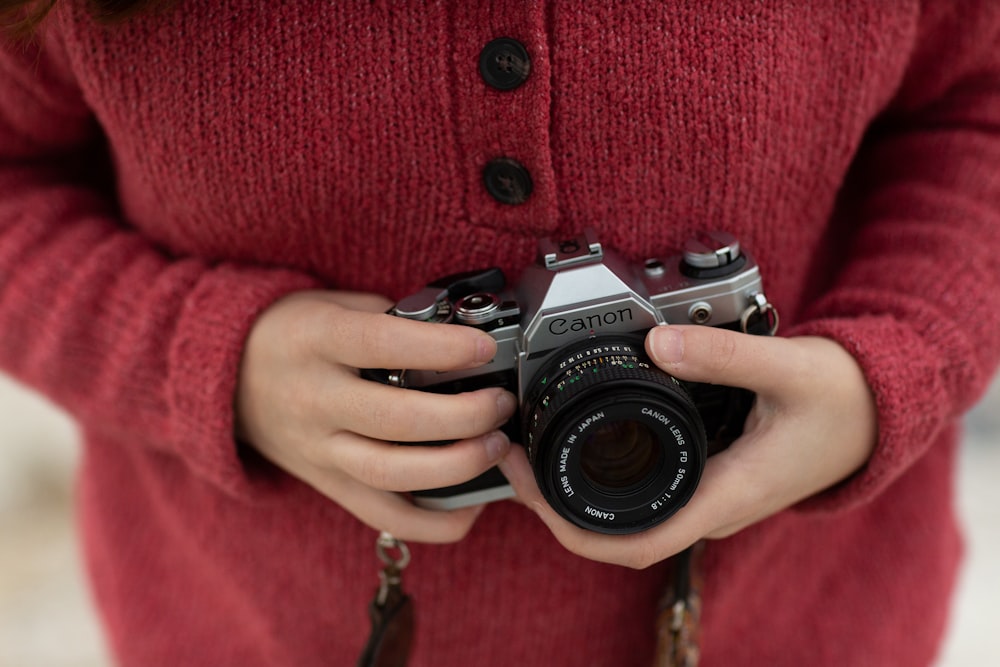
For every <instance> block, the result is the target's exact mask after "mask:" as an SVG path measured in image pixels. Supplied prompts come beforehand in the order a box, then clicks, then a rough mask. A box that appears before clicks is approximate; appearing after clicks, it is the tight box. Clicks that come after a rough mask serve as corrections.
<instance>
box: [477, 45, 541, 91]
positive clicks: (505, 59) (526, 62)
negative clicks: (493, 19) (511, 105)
mask: <svg viewBox="0 0 1000 667" xmlns="http://www.w3.org/2000/svg"><path fill="white" fill-rule="evenodd" d="M479 73H480V74H482V76H483V80H484V81H486V83H488V84H490V85H491V86H493V87H494V88H497V89H499V90H513V89H514V88H517V87H518V86H520V85H521V84H522V83H524V82H525V81H527V80H528V75H529V74H531V58H529V57H528V51H527V50H526V49H525V48H524V44H521V42H519V41H517V40H516V39H511V38H510V37H500V38H498V39H494V40H493V41H492V42H490V43H489V44H487V45H486V46H484V47H483V50H482V51H480V52H479Z"/></svg>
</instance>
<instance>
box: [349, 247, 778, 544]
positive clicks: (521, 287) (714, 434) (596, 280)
mask: <svg viewBox="0 0 1000 667" xmlns="http://www.w3.org/2000/svg"><path fill="white" fill-rule="evenodd" d="M389 312H390V313H391V314H393V315H395V316H398V317H405V318H409V319H414V320H423V321H429V322H445V323H452V324H456V325H461V326H471V327H476V328H479V329H482V330H483V331H486V332H488V333H489V334H490V335H491V336H493V338H494V339H495V340H496V343H497V353H496V356H495V357H494V358H493V360H492V361H490V362H489V363H487V364H486V365H484V366H481V367H479V368H475V369H472V370H462V371H447V372H437V371H426V370H412V369H411V370H406V369H396V370H392V369H381V370H380V369H369V370H365V371H363V375H364V376H365V377H367V378H368V379H372V380H377V381H381V382H385V383H387V384H392V385H396V386H400V387H408V388H412V389H419V390H422V391H430V392H438V393H446V394H454V393H459V392H465V391H472V390H475V389H480V388H483V387H492V386H499V387H503V388H505V389H507V390H509V391H511V392H513V393H515V394H516V395H517V397H518V401H519V409H518V411H517V413H516V414H515V415H514V417H512V418H511V419H510V420H509V421H508V423H507V424H506V425H504V427H503V429H504V431H505V432H506V433H507V435H509V436H510V438H511V440H512V441H513V442H518V443H521V444H522V445H523V446H524V447H525V448H526V450H527V455H528V460H529V461H530V462H531V465H532V468H533V470H534V473H535V479H536V480H537V482H538V486H539V488H540V489H541V491H542V494H543V496H544V497H545V499H546V501H547V502H548V503H549V504H550V505H551V506H552V507H553V508H554V509H555V510H556V511H557V512H558V513H559V514H560V515H562V516H563V517H565V518H566V519H568V520H570V521H572V522H573V523H575V524H576V525H578V526H581V527H583V528H586V529H589V530H593V531H596V532H600V533H608V534H626V533H634V532H639V531H643V530H646V529H648V528H650V527H652V526H654V525H656V524H658V523H660V522H661V521H663V520H665V519H667V518H668V517H670V516H671V515H672V514H674V513H675V512H676V511H677V510H679V509H680V508H681V507H683V506H684V505H685V504H686V503H687V501H688V500H689V499H690V498H691V496H692V494H693V493H694V491H695V488H696V487H697V485H698V481H699V479H700V477H701V472H702V469H703V468H704V466H705V462H706V459H707V457H708V456H710V455H712V454H715V453H717V452H718V451H721V449H723V448H725V447H726V446H727V445H728V444H729V443H730V442H732V440H734V439H735V438H736V437H738V436H739V434H740V433H741V432H742V428H743V422H744V420H745V418H746V415H747V412H748V411H749V409H750V406H751V405H752V402H753V395H752V394H751V393H750V392H748V391H746V390H744V389H738V388H733V387H726V386H722V385H714V384H707V383H691V382H683V381H680V380H678V379H676V378H674V377H672V376H671V375H669V374H668V373H665V372H664V371H662V370H660V369H659V368H658V367H657V366H656V365H655V364H654V363H653V362H652V361H651V360H650V359H649V358H648V356H647V355H646V353H645V351H644V338H645V334H646V333H647V332H648V331H649V329H651V328H652V327H655V326H659V325H670V324H699V325H705V326H713V327H721V328H726V329H733V330H737V331H743V332H746V333H751V334H758V335H774V333H775V332H776V330H777V326H778V317H777V312H776V311H775V310H774V308H773V307H772V305H771V304H770V303H769V302H768V301H767V298H766V297H765V296H764V291H763V287H762V283H761V278H760V272H759V270H758V267H757V264H756V263H755V262H754V260H753V258H752V257H751V256H750V255H749V254H747V253H746V252H743V251H741V249H740V245H739V243H738V241H737V240H736V238H735V237H733V236H732V235H731V234H729V233H726V232H706V233H703V234H700V235H698V236H696V237H694V238H692V239H690V240H689V241H688V242H687V243H685V245H684V247H683V251H682V252H680V253H677V254H675V255H671V256H667V257H663V258H652V259H648V260H646V261H645V262H643V263H641V264H634V263H629V262H627V261H625V260H624V259H623V258H622V257H621V256H619V255H618V254H616V253H614V252H613V251H611V250H609V249H605V248H603V247H602V246H601V243H600V242H599V241H598V239H597V236H596V234H595V232H594V231H593V230H591V229H587V230H585V231H584V233H583V234H580V235H578V236H576V237H574V238H569V239H566V240H562V241H553V240H550V239H542V240H541V241H540V242H539V246H538V256H537V260H536V262H535V263H534V264H532V265H530V266H528V267H526V268H525V269H524V271H523V274H522V275H521V277H520V280H519V281H518V282H517V284H516V285H514V286H512V287H510V286H508V285H507V283H506V279H505V277H504V275H503V273H502V271H501V270H500V269H498V268H487V269H482V270H476V271H468V272H465V273H459V274H455V275H451V276H447V277H445V278H442V279H440V280H436V281H434V282H432V283H431V284H429V285H427V286H426V287H424V288H423V289H421V290H419V291H418V292H416V293H414V294H412V295H410V296H408V297H406V298H404V299H402V300H401V301H399V302H398V303H397V304H396V305H395V307H393V308H392V309H391V310H390V311H389ZM414 444H422V445H429V444H430V445H437V444H445V443H414ZM413 495H414V498H415V501H416V502H417V503H418V504H420V505H421V506H424V507H430V508H435V509H454V508H458V507H464V506H468V505H476V504H482V503H486V502H491V501H494V500H500V499H503V498H507V497H510V496H511V495H513V492H512V490H511V488H510V486H509V484H508V483H507V481H506V480H505V479H504V477H503V475H502V474H501V473H500V471H499V470H498V469H497V468H493V469H491V470H489V471H487V472H486V473H484V474H483V475H480V476H479V477H477V478H476V479H473V480H471V481H469V482H466V483H464V484H460V485H456V486H450V487H447V488H442V489H431V490H425V491H418V492H414V494H413Z"/></svg>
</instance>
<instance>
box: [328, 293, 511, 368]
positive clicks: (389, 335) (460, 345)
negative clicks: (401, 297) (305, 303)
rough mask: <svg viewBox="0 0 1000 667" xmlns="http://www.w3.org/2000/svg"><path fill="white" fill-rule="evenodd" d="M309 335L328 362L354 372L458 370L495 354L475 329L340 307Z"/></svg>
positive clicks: (485, 336)
mask: <svg viewBox="0 0 1000 667" xmlns="http://www.w3.org/2000/svg"><path fill="white" fill-rule="evenodd" d="M311 335H312V337H313V340H312V343H313V344H315V345H316V346H317V347H316V349H319V350H323V351H325V356H326V357H327V358H328V359H329V360H330V361H334V362H336V363H342V364H346V365H348V366H352V367H354V368H414V369H421V370H439V371H447V370H459V369H464V368H474V367H476V366H480V365H482V364H484V363H486V362H488V361H490V360H491V359H493V357H494V355H495V354H496V341H494V340H493V338H492V337H491V336H490V335H489V334H487V333H485V332H483V331H480V330H479V329H476V328H473V327H464V326H456V325H452V324H437V323H431V322H417V321H414V320H407V319H404V318H401V317H394V316H392V315H386V314H384V313H369V312H361V311H354V310H347V309H343V308H337V307H333V308H329V309H324V313H323V315H322V319H321V321H320V323H319V325H318V326H314V327H312V329H311Z"/></svg>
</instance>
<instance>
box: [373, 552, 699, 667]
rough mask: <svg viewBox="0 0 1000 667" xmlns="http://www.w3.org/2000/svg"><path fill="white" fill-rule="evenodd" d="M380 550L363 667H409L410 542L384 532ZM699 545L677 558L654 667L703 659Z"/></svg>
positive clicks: (663, 604) (686, 666)
mask: <svg viewBox="0 0 1000 667" xmlns="http://www.w3.org/2000/svg"><path fill="white" fill-rule="evenodd" d="M375 549H376V552H377V553H378V557H379V559H380V560H381V561H382V564H383V567H382V570H381V571H380V572H379V586H378V588H377V589H376V592H375V597H374V598H373V599H372V601H371V603H370V604H369V606H368V615H369V618H370V620H371V625H372V629H371V633H370V634H369V636H368V641H367V642H366V644H365V647H364V650H363V651H362V652H361V656H360V657H359V658H358V662H357V667H405V666H406V663H407V661H408V660H409V657H410V646H411V644H412V642H413V624H414V614H413V600H412V599H411V598H410V596H409V595H407V594H406V593H405V592H404V591H403V578H402V572H403V569H405V568H406V566H407V565H408V564H409V562H410V550H409V548H408V547H407V546H406V543H405V542H403V541H402V540H398V539H396V538H395V537H393V536H392V535H390V534H389V533H385V532H383V533H381V534H380V535H379V536H378V539H377V540H376V543H375ZM703 550H704V543H703V542H698V543H697V544H695V545H694V546H692V547H689V548H688V549H686V550H684V551H682V552H681V553H679V554H677V555H676V556H674V558H673V567H674V570H673V577H672V580H671V583H670V586H668V588H667V590H666V592H665V593H664V595H663V597H662V598H661V599H660V604H659V612H658V614H657V618H656V630H657V645H656V656H655V662H654V665H653V667H697V666H698V661H699V658H700V646H699V639H700V620H701V590H702V586H703V583H704V580H703V578H702V570H701V554H702V551H703Z"/></svg>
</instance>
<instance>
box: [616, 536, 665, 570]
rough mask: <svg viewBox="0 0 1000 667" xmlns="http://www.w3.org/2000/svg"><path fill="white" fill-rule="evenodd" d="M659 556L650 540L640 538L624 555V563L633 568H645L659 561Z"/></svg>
mask: <svg viewBox="0 0 1000 667" xmlns="http://www.w3.org/2000/svg"><path fill="white" fill-rule="evenodd" d="M659 560H660V559H659V557H658V554H657V550H656V547H655V545H654V544H653V543H652V541H651V540H648V539H642V540H639V541H638V542H637V544H636V545H635V546H634V548H633V550H632V551H631V552H630V553H629V555H628V556H627V557H626V560H625V563H623V565H625V566H626V567H629V568H631V569H633V570H645V569H646V568H648V567H650V566H652V565H654V564H655V563H657V562H659Z"/></svg>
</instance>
